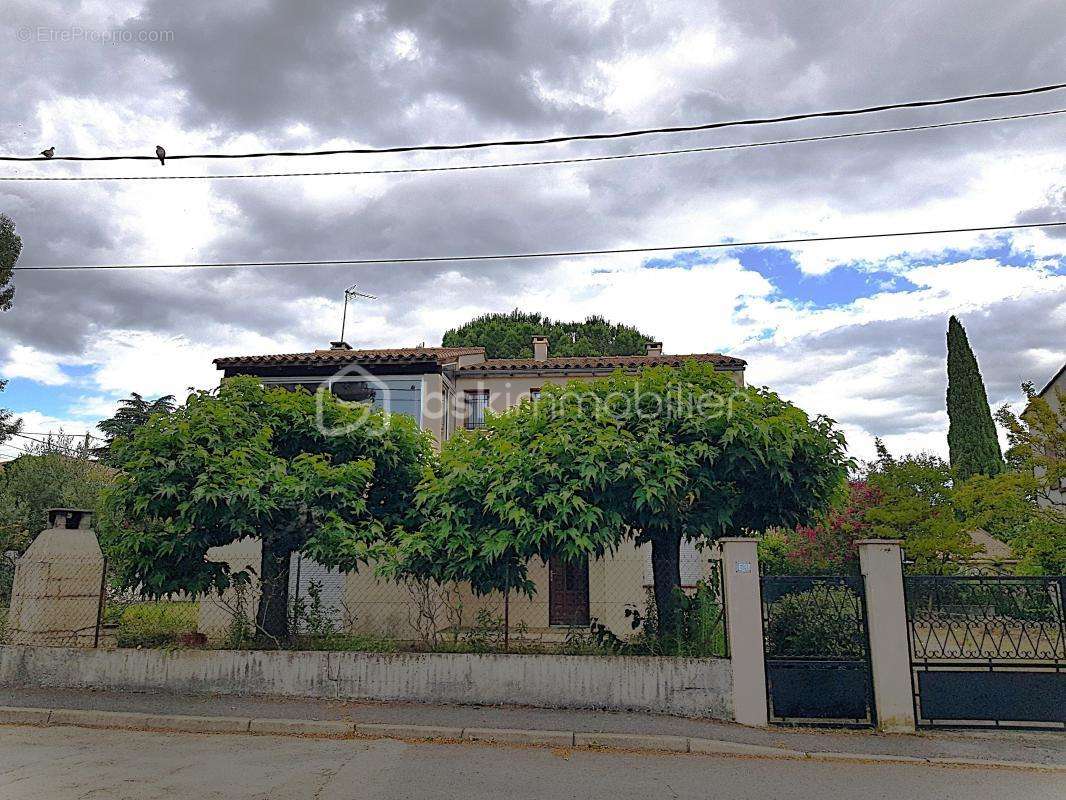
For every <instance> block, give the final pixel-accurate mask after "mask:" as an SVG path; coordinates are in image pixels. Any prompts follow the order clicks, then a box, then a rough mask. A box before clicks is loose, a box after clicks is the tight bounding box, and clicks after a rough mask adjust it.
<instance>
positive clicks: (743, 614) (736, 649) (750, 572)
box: [718, 538, 768, 728]
mask: <svg viewBox="0 0 1066 800" xmlns="http://www.w3.org/2000/svg"><path fill="white" fill-rule="evenodd" d="M718 543H719V544H720V545H721V548H722V593H723V596H724V597H725V611H726V632H727V633H728V635H729V658H730V659H731V660H732V667H733V719H735V720H736V721H737V722H739V723H740V724H741V725H751V726H754V727H759V728H765V727H766V725H767V721H768V717H767V709H766V664H765V661H764V660H763V659H764V655H763V634H762V595H761V594H760V588H759V557H758V554H757V552H756V549H755V546H756V540H755V539H744V538H727V539H719V540H718Z"/></svg>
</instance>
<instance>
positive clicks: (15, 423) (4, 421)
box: [0, 381, 22, 444]
mask: <svg viewBox="0 0 1066 800" xmlns="http://www.w3.org/2000/svg"><path fill="white" fill-rule="evenodd" d="M6 386H7V381H0V392H2V391H4V388H5V387H6ZM20 430H22V420H21V419H16V418H15V415H14V414H13V413H12V412H10V411H8V410H7V409H6V408H0V444H3V443H4V442H6V441H7V440H8V439H10V438H11V437H12V436H13V435H14V434H16V433H18V432H19V431H20Z"/></svg>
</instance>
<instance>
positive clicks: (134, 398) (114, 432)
mask: <svg viewBox="0 0 1066 800" xmlns="http://www.w3.org/2000/svg"><path fill="white" fill-rule="evenodd" d="M174 408H175V405H174V395H172V394H167V395H163V396H162V397H157V398H156V399H155V400H146V399H145V398H144V397H142V396H141V395H139V394H137V392H130V396H129V397H127V398H125V399H123V400H119V401H118V410H117V411H116V412H115V414H114V416H111V417H108V418H107V419H105V420H102V421H101V422H100V423H99V424H98V425H97V426H96V427H97V428H99V429H100V430H101V431H102V432H103V434H104V436H105V437H106V439H105V442H104V444H103V446H101V447H98V448H96V455H97V457H98V458H100V460H101V461H104V462H107V463H109V464H110V463H112V456H111V445H112V443H113V442H114V441H115V440H116V439H128V438H130V437H131V436H132V435H133V434H134V432H135V431H136V430H137V429H138V428H140V427H141V426H143V425H145V424H146V423H147V422H148V420H149V419H151V418H152V416H153V415H154V414H171V413H173V412H174Z"/></svg>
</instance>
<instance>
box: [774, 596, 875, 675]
mask: <svg viewBox="0 0 1066 800" xmlns="http://www.w3.org/2000/svg"><path fill="white" fill-rule="evenodd" d="M860 613H861V612H860V610H859V608H858V604H857V602H856V600H855V595H854V594H852V592H851V591H850V590H848V589H844V588H835V587H834V588H822V589H811V590H809V591H805V592H795V593H792V594H788V595H785V596H784V597H781V598H779V599H778V600H777V601H775V602H774V603H773V605H772V607H771V611H770V614H769V618H768V619H767V621H766V654H767V655H768V656H772V657H774V658H822V659H857V658H862V656H863V652H864V650H863V638H864V633H863V628H862V620H861V617H860Z"/></svg>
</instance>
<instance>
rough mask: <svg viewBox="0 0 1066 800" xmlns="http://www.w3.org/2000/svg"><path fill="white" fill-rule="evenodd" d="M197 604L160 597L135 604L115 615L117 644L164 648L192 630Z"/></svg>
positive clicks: (120, 645)
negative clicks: (154, 600)
mask: <svg viewBox="0 0 1066 800" xmlns="http://www.w3.org/2000/svg"><path fill="white" fill-rule="evenodd" d="M198 611H199V606H198V605H197V604H196V603H192V602H179V601H172V600H160V601H158V602H151V603H137V604H136V605H132V606H130V607H128V608H126V609H125V610H124V611H122V613H121V615H120V616H119V618H118V620H117V621H118V633H117V640H118V646H119V647H167V646H172V645H176V644H178V643H179V640H180V639H181V636H182V634H186V633H195V632H196V621H197V614H198Z"/></svg>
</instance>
